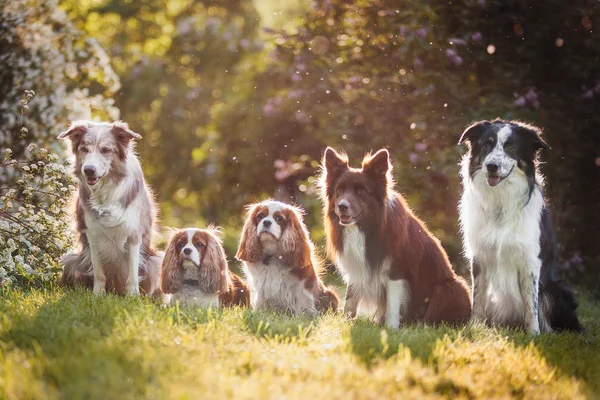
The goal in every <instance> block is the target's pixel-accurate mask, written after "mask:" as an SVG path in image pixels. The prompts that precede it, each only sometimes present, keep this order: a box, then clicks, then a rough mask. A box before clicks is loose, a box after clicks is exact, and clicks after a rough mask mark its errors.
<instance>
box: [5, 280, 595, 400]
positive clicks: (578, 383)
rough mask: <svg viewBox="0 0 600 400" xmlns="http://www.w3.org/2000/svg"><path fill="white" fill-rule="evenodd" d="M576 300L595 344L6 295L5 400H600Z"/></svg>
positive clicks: (590, 309)
mask: <svg viewBox="0 0 600 400" xmlns="http://www.w3.org/2000/svg"><path fill="white" fill-rule="evenodd" d="M579 300H580V302H581V306H580V314H581V316H582V320H583V323H584V325H585V326H586V328H587V332H586V333H585V334H581V335H579V334H570V333H565V334H554V335H542V336H539V337H537V338H534V339H532V338H530V337H528V336H527V335H526V334H524V333H523V332H520V331H511V330H496V329H489V328H486V327H483V326H474V327H465V328H460V329H452V328H448V327H437V328H431V327H423V326H408V327H405V328H402V329H400V330H387V329H382V328H381V327H377V326H374V325H372V324H370V323H369V322H367V321H363V320H359V321H353V322H351V321H348V320H346V319H344V318H343V317H342V316H340V315H326V316H323V317H320V318H316V319H314V320H311V319H309V318H304V317H301V318H290V317H285V316H280V315H275V314H269V313H255V312H251V311H249V310H245V309H231V310H225V311H215V310H212V311H211V310H208V311H206V310H199V309H192V308H181V309H179V308H178V307H175V306H173V307H169V308H165V307H163V306H161V305H158V304H156V303H153V302H152V301H150V300H149V299H136V298H126V297H117V296H112V295H110V296H103V297H95V296H93V295H92V294H91V293H89V292H84V291H64V290H62V289H47V290H32V291H27V292H18V291H11V290H5V291H4V292H2V293H1V294H0V318H1V319H0V399H30V398H31V399H44V398H65V399H129V398H150V399H169V398H174V399H213V398H215V399H220V398H235V399H284V398H285V399H300V398H301V399H309V400H317V399H323V398H336V399H337V398H340V399H363V398H364V399H391V398H400V396H401V395H402V396H403V397H406V398H483V399H489V398H508V397H517V398H539V399H551V398H567V399H577V398H600V303H599V302H598V301H597V300H595V301H594V300H592V298H591V297H590V296H586V295H579Z"/></svg>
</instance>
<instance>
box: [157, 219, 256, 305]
mask: <svg viewBox="0 0 600 400" xmlns="http://www.w3.org/2000/svg"><path fill="white" fill-rule="evenodd" d="M161 289H162V292H163V299H164V302H165V303H166V304H169V303H172V302H174V301H179V302H182V303H185V304H188V305H197V306H200V307H229V306H248V305H249V304H250V291H249V290H248V287H247V286H246V283H245V282H244V281H243V280H242V279H241V278H240V277H239V276H237V275H236V274H234V273H233V272H231V271H230V270H229V267H228V265H227V258H226V257H225V250H224V249H223V244H222V242H221V238H220V237H219V230H218V229H217V228H213V227H208V228H207V229H198V228H188V229H182V230H179V231H177V232H175V234H174V235H173V237H172V238H171V241H170V242H169V246H168V247H167V251H166V252H165V258H164V260H163V264H162V270H161Z"/></svg>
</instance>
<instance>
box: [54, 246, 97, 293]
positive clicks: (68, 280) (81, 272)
mask: <svg viewBox="0 0 600 400" xmlns="http://www.w3.org/2000/svg"><path fill="white" fill-rule="evenodd" d="M61 262H62V263H63V264H64V268H63V274H62V277H61V280H60V282H61V284H62V285H64V286H71V287H75V286H83V287H87V288H93V287H94V275H93V271H92V259H91V257H90V255H89V254H88V253H86V252H82V253H67V254H65V255H64V256H63V258H62V259H61Z"/></svg>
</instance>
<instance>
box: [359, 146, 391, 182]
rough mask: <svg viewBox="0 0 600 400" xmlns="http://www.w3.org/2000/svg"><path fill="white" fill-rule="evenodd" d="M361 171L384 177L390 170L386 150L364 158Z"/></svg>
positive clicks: (388, 154)
mask: <svg viewBox="0 0 600 400" xmlns="http://www.w3.org/2000/svg"><path fill="white" fill-rule="evenodd" d="M362 168H363V171H365V172H367V173H370V174H373V175H376V176H381V175H383V176H385V175H386V174H387V172H388V171H389V170H390V168H391V165H390V153H389V152H388V151H387V149H381V150H379V151H378V152H377V153H375V154H373V155H372V156H371V155H367V156H365V158H364V159H363V162H362Z"/></svg>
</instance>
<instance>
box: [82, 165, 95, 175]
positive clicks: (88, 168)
mask: <svg viewBox="0 0 600 400" xmlns="http://www.w3.org/2000/svg"><path fill="white" fill-rule="evenodd" d="M83 173H84V174H85V175H86V176H94V175H96V167H92V166H91V165H86V166H85V167H83Z"/></svg>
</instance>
